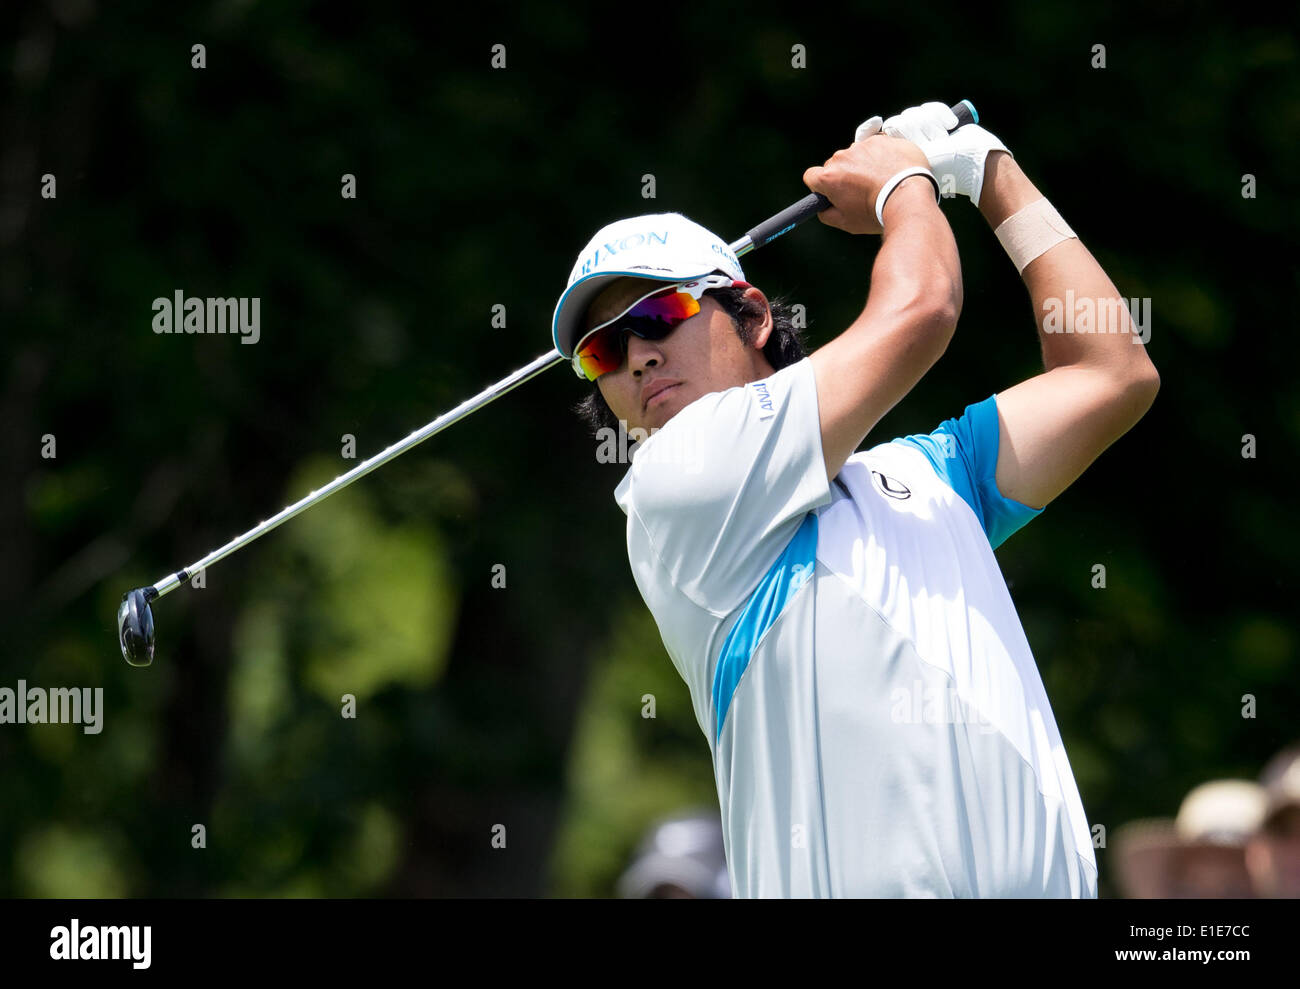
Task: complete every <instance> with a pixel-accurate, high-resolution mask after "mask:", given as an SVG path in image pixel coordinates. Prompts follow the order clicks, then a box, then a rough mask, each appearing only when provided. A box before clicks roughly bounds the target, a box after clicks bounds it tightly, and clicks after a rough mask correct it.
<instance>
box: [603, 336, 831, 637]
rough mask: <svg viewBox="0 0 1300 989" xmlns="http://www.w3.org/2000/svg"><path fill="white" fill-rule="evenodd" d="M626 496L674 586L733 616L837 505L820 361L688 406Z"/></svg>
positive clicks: (629, 481)
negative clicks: (796, 541)
mask: <svg viewBox="0 0 1300 989" xmlns="http://www.w3.org/2000/svg"><path fill="white" fill-rule="evenodd" d="M616 498H617V500H618V502H619V505H620V507H621V508H622V509H623V511H624V512H625V513H627V515H628V519H629V525H639V526H641V527H642V528H643V530H644V535H645V537H646V538H647V539H648V542H649V545H650V549H651V551H652V552H653V554H654V556H655V557H656V558H657V560H658V562H659V564H660V565H661V566H662V567H663V569H664V570H666V571H667V573H668V576H669V578H670V579H671V581H672V583H673V586H674V587H676V588H677V589H678V590H679V591H680V592H681V593H683V594H685V595H686V596H687V597H688V598H689V599H690V600H692V601H693V602H694V603H695V604H697V605H698V606H699V607H701V608H704V609H706V610H708V611H710V612H712V613H713V614H715V615H718V616H724V615H727V614H729V613H730V612H731V611H733V610H734V609H735V608H736V607H738V606H739V605H740V604H741V603H742V602H743V601H744V600H745V598H746V597H747V595H748V594H749V593H750V592H751V591H752V590H753V588H754V587H755V586H756V585H757V584H758V582H759V581H760V580H761V578H762V577H763V574H764V573H765V572H766V570H767V569H768V568H769V567H770V566H771V565H772V564H773V562H774V561H775V560H776V559H777V558H778V557H779V556H780V555H781V552H782V551H783V550H784V549H785V547H786V545H787V544H788V543H789V542H790V540H791V539H792V538H794V535H795V533H796V532H797V531H798V529H799V526H800V524H801V522H802V521H803V519H804V518H805V517H806V516H807V514H808V513H809V512H810V511H812V510H813V509H815V508H818V507H820V506H822V505H826V504H829V503H830V501H831V492H830V484H829V482H828V481H827V479H826V462H825V458H824V456H823V454H822V440H821V421H820V418H819V416H818V411H817V386H816V382H815V380H814V377H813V370H812V363H811V362H810V361H808V360H807V359H806V358H805V359H804V360H802V361H800V362H798V363H797V364H793V365H791V366H789V367H786V368H782V369H781V370H780V371H777V372H776V373H774V374H773V375H771V376H770V377H768V378H765V379H763V380H761V381H752V382H750V383H749V384H747V385H743V386H741V387H736V388H730V389H728V390H726V391H723V392H715V393H713V394H710V395H706V396H704V397H703V398H700V399H698V400H697V401H695V402H692V403H691V404H690V405H688V406H686V408H684V409H682V410H681V411H680V412H679V413H677V415H675V416H674V417H673V418H672V419H670V420H669V421H668V423H667V424H666V425H665V426H664V427H663V428H662V429H660V430H658V431H657V432H655V433H654V434H653V435H651V436H650V437H648V438H647V439H645V440H644V441H642V442H641V443H640V444H639V446H638V448H637V450H636V452H635V454H634V456H633V458H632V466H631V468H630V469H629V471H628V473H627V476H626V477H625V479H624V481H623V483H622V484H620V485H619V489H618V492H617V493H616Z"/></svg>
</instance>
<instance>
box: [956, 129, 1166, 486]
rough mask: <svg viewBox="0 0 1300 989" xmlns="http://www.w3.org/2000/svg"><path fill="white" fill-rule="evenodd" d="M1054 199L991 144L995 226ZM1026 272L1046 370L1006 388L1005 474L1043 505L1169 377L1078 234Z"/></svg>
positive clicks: (989, 208)
mask: <svg viewBox="0 0 1300 989" xmlns="http://www.w3.org/2000/svg"><path fill="white" fill-rule="evenodd" d="M1045 204H1046V200H1045V199H1044V198H1043V194H1042V193H1041V192H1039V191H1038V189H1037V188H1035V187H1034V184H1033V183H1032V182H1030V181H1029V179H1028V178H1026V177H1025V173H1024V172H1023V171H1021V169H1020V166H1019V165H1017V164H1016V162H1015V161H1014V160H1012V158H1011V157H1010V155H1008V154H1006V153H1005V152H1001V151H993V152H990V154H989V156H988V162H987V164H986V166H985V175H984V188H983V192H982V194H981V196H980V203H979V207H980V212H981V213H983V214H984V217H985V219H987V220H988V222H989V225H990V226H992V227H993V229H994V230H997V229H998V228H999V227H1002V226H1003V224H1005V223H1006V222H1007V221H1008V220H1011V221H1012V224H1014V223H1015V222H1016V221H1015V220H1014V219H1013V218H1014V217H1015V216H1016V215H1017V214H1020V213H1021V211H1022V210H1026V209H1030V210H1041V209H1043V208H1044V206H1045ZM1022 215H1023V214H1022ZM1006 232H1007V228H1004V233H1006ZM1021 275H1022V277H1023V278H1024V281H1025V286H1026V287H1027V288H1028V289H1029V295H1030V298H1031V299H1032V300H1033V306H1034V313H1035V322H1036V324H1037V327H1038V337H1039V341H1040V343H1041V346H1042V353H1043V367H1044V371H1043V373H1041V374H1038V375H1035V376H1034V377H1032V378H1029V379H1028V380H1026V381H1022V382H1021V383H1020V384H1018V385H1015V386H1013V387H1011V388H1008V389H1007V390H1006V391H1003V392H999V393H998V395H997V405H998V419H999V427H998V429H999V444H998V466H997V475H996V476H997V483H998V489H999V490H1000V491H1001V492H1002V493H1003V494H1004V495H1005V496H1006V497H1008V498H1014V499H1015V500H1017V501H1019V502H1022V503H1024V504H1026V505H1028V506H1030V507H1031V508H1041V507H1043V506H1045V505H1046V504H1047V503H1048V502H1049V501H1051V500H1052V499H1053V498H1055V497H1056V496H1057V495H1059V494H1060V493H1061V492H1062V491H1064V490H1065V489H1066V488H1067V487H1069V486H1070V484H1072V483H1073V482H1074V481H1075V479H1076V478H1078V476H1079V475H1080V474H1082V473H1083V472H1084V470H1085V469H1087V467H1088V465H1089V464H1091V463H1092V462H1093V461H1094V460H1096V459H1097V457H1098V456H1100V454H1101V452H1102V451H1103V450H1105V449H1106V447H1108V446H1110V445H1111V444H1112V443H1114V442H1115V441H1116V440H1117V439H1119V438H1120V437H1121V436H1123V435H1124V434H1125V433H1126V432H1128V431H1129V430H1130V429H1131V428H1133V426H1134V425H1135V424H1136V423H1137V421H1138V420H1139V419H1141V418H1142V416H1144V415H1145V414H1146V412H1147V410H1148V409H1149V408H1151V403H1152V402H1154V401H1155V397H1156V392H1157V390H1159V388H1160V375H1159V374H1158V373H1156V368H1155V365H1154V364H1152V363H1151V358H1150V357H1148V356H1147V349H1146V346H1145V344H1144V343H1143V339H1144V337H1145V335H1146V332H1145V331H1144V332H1142V333H1139V332H1138V328H1137V327H1135V326H1134V325H1133V321H1132V319H1131V317H1130V315H1129V312H1128V310H1127V308H1126V307H1125V305H1124V302H1125V300H1124V299H1123V298H1121V297H1120V294H1119V290H1118V289H1116V287H1115V285H1114V283H1113V282H1112V281H1111V280H1110V278H1109V277H1108V276H1107V275H1106V272H1105V271H1103V270H1102V268H1101V265H1100V264H1098V263H1097V260H1096V259H1095V258H1094V257H1093V256H1092V254H1091V253H1090V252H1089V251H1088V249H1087V248H1086V247H1084V246H1083V243H1082V242H1081V241H1080V240H1079V239H1078V238H1077V237H1070V238H1067V239H1065V240H1062V241H1061V242H1060V243H1057V244H1055V245H1054V246H1052V247H1051V248H1049V249H1048V250H1047V251H1046V252H1044V253H1043V254H1041V255H1039V256H1038V257H1036V258H1035V259H1034V260H1032V261H1030V262H1029V263H1028V264H1027V265H1026V266H1025V268H1024V270H1023V271H1022V272H1021ZM1147 315H1149V313H1148V314H1147ZM1139 318H1141V314H1139ZM1085 319H1087V320H1089V321H1090V324H1091V325H1084V320H1085ZM1146 329H1147V330H1149V327H1147V328H1146ZM1080 331H1082V332H1080Z"/></svg>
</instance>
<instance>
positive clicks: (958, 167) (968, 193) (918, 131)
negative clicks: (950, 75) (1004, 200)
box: [854, 103, 1014, 206]
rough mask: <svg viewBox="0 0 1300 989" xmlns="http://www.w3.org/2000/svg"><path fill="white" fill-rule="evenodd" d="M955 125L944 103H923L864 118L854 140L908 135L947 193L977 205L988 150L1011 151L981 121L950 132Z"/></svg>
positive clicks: (953, 117) (954, 118) (955, 118)
mask: <svg viewBox="0 0 1300 989" xmlns="http://www.w3.org/2000/svg"><path fill="white" fill-rule="evenodd" d="M956 126H957V116H956V114H954V113H953V112H952V111H951V110H949V109H948V108H947V107H946V106H944V105H943V104H942V103H922V104H921V105H920V106H914V107H909V108H908V109H906V110H904V111H903V112H902V113H900V114H897V115H895V116H893V117H890V118H889V119H888V120H881V118H880V117H878V116H877V117H872V118H871V119H870V120H864V121H863V122H862V123H861V124H860V125H859V126H858V130H857V133H856V135H855V136H854V140H855V141H861V140H863V139H864V138H868V137H871V136H872V135H873V134H881V133H883V134H886V135H888V136H889V137H902V138H906V139H907V140H909V141H911V142H912V143H913V144H915V145H916V146H917V147H919V148H920V149H921V150H922V151H923V152H924V153H925V157H926V159H927V160H928V161H929V162H930V170H931V171H932V172H934V175H935V178H937V179H938V180H939V189H940V191H941V192H942V194H943V195H944V196H953V195H961V196H965V197H966V198H967V199H969V200H970V201H971V202H973V203H974V204H975V205H976V206H978V205H979V201H980V192H981V190H982V189H983V188H984V162H985V159H987V158H988V155H989V152H990V151H1006V152H1007V154H1011V152H1010V151H1007V146H1006V145H1005V144H1003V143H1002V142H1001V141H999V140H998V139H997V138H996V137H995V136H994V135H992V134H990V133H989V132H988V131H986V130H985V129H984V128H983V127H981V126H980V125H979V124H965V125H964V126H962V127H960V128H958V129H957V130H955V131H953V132H952V133H951V134H950V133H948V128H949V127H956ZM1013 157H1014V156H1013Z"/></svg>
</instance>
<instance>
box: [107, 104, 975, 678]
mask: <svg viewBox="0 0 1300 989" xmlns="http://www.w3.org/2000/svg"><path fill="white" fill-rule="evenodd" d="M950 109H951V110H952V112H953V113H954V114H955V115H956V116H957V127H961V126H963V125H964V124H969V123H978V122H979V115H978V114H977V113H976V112H975V107H974V105H973V104H972V103H971V102H970V101H969V100H962V101H961V102H960V103H957V104H955V105H954V106H952V107H951V108H950ZM953 129H954V130H955V129H956V128H953ZM828 206H830V200H829V199H827V198H826V197H825V196H823V195H821V194H820V193H815V192H814V193H810V194H809V195H807V196H805V197H804V198H803V199H800V200H799V201H798V202H796V203H793V204H792V205H790V206H787V207H786V208H785V209H783V210H781V212H779V213H776V214H774V215H773V216H770V217H768V218H767V219H766V220H764V221H763V222H762V223H760V224H759V225H758V226H756V227H754V228H752V229H751V230H749V231H748V232H747V233H746V234H745V235H744V236H743V237H741V238H740V239H739V240H737V241H735V242H734V243H732V244H730V245H728V246H729V247H730V248H731V251H732V253H734V254H735V255H736V256H737V257H742V256H743V255H745V254H748V253H749V252H750V251H753V250H757V249H758V248H760V247H763V246H765V245H766V244H769V243H771V242H772V241H773V240H775V239H776V238H777V237H780V236H781V235H782V234H784V233H787V232H788V231H790V230H793V229H794V228H795V227H797V226H798V225H799V224H800V223H803V222H804V221H805V220H807V219H809V218H810V217H812V216H815V215H816V214H818V213H820V212H821V211H822V210H824V209H826V208H827V207H828ZM567 360H568V358H566V357H565V356H564V355H563V354H561V353H560V352H559V351H558V350H555V349H554V348H553V349H552V350H551V351H550V352H549V353H546V354H543V355H542V356H541V357H538V358H537V359H536V360H535V361H533V362H532V363H531V364H528V365H527V366H525V367H522V368H520V369H519V370H518V371H515V372H514V373H513V374H511V375H510V376H509V377H506V378H503V379H501V380H500V381H498V382H497V383H496V384H494V385H490V386H489V387H487V388H485V389H484V390H483V391H481V392H479V393H478V394H477V395H475V396H474V397H473V398H470V399H467V400H466V401H464V402H462V403H461V404H460V405H458V406H456V407H455V408H454V409H452V410H451V411H450V412H446V413H444V414H443V415H440V416H439V417H438V418H437V419H434V420H433V421H432V422H430V423H428V424H427V425H425V426H422V427H420V428H419V429H417V430H416V431H415V432H413V433H411V434H410V435H409V436H407V437H406V438H405V439H403V440H400V441H398V442H397V443H394V444H392V445H391V446H389V447H388V448H386V449H385V450H383V451H381V452H380V453H377V454H375V456H373V457H371V458H370V459H369V460H366V461H363V462H362V463H360V464H358V465H357V466H356V467H354V468H352V470H350V471H348V472H347V473H346V474H340V475H339V476H338V477H336V478H335V479H334V480H332V481H330V483H329V484H327V485H325V486H324V487H323V488H319V489H317V490H316V491H313V492H311V493H310V494H308V495H307V496H306V497H304V498H301V499H300V500H298V501H295V502H294V503H293V504H292V505H289V506H288V507H287V508H284V509H281V510H280V511H279V512H277V513H276V514H275V515H272V516H271V517H270V518H269V519H266V520H265V521H264V522H259V523H258V524H257V525H256V526H254V527H253V528H252V529H250V530H248V532H245V533H244V534H243V535H240V536H236V537H235V538H234V539H232V540H230V542H228V543H226V544H225V545H224V546H222V547H220V548H218V549H214V550H213V551H212V552H211V553H209V554H208V555H207V556H205V557H203V558H202V559H199V560H196V561H195V562H194V563H191V564H190V565H189V566H187V567H185V568H184V569H183V570H178V571H177V572H176V573H173V574H169V575H168V576H166V577H164V578H163V579H162V580H160V581H158V582H157V583H155V584H153V585H152V586H149V587H137V588H136V589H135V590H132V591H127V592H126V593H125V594H123V595H122V603H121V605H119V606H118V609H117V637H118V642H119V644H120V645H121V647H122V656H123V658H124V659H125V660H126V661H127V662H128V663H130V664H131V665H132V666H148V665H149V664H150V663H152V662H153V657H154V620H153V610H152V608H151V607H150V606H151V604H152V602H153V601H155V600H156V599H157V598H160V597H162V596H163V595H165V594H170V593H171V592H172V591H174V590H175V589H176V588H178V587H180V586H181V585H182V584H184V583H185V582H186V581H188V580H190V578H191V577H193V576H194V575H195V574H196V573H198V572H199V571H202V570H205V569H207V568H208V567H210V566H211V565H212V564H214V563H216V562H217V561H219V560H222V559H224V558H225V557H227V556H229V555H230V554H231V553H233V552H235V551H236V550H238V549H242V548H243V547H245V546H247V545H248V544H249V543H251V542H252V541H253V540H255V539H257V538H258V537H259V536H263V535H265V534H266V533H268V532H270V531H271V530H272V529H274V528H276V526H279V525H281V524H282V523H284V522H287V521H289V519H291V518H293V517H294V516H295V515H297V514H299V513H300V512H304V511H306V510H307V509H308V508H310V507H311V506H312V505H315V504H317V503H318V502H321V501H324V500H325V499H326V498H328V497H329V496H330V495H332V494H334V492H336V491H339V490H341V489H342V488H345V487H347V486H348V485H349V484H351V483H352V482H353V481H355V480H357V479H358V478H361V477H365V476H366V475H367V474H369V473H370V472H371V471H372V470H375V469H376V468H378V467H382V466H383V465H384V464H386V463H388V462H389V461H390V460H392V459H393V458H395V457H399V456H401V455H402V454H403V453H405V452H406V451H407V450H409V449H411V448H412V447H414V446H416V445H417V444H419V443H422V442H424V441H425V440H427V439H428V438H429V437H430V436H433V435H435V434H436V433H439V432H441V431H442V430H444V429H446V428H447V427H448V426H450V425H452V424H453V423H456V422H459V421H460V420H461V419H464V418H465V417H466V416H467V415H469V414H470V413H471V412H476V411H478V410H479V409H481V408H483V406H485V405H487V404H489V403H490V402H493V401H495V400H496V399H498V398H500V397H501V396H502V395H504V394H506V393H507V392H509V391H512V390H513V389H515V388H517V387H518V386H519V385H522V384H523V383H524V382H525V381H528V380H530V379H532V378H535V377H536V376H537V375H539V374H541V373H542V372H543V371H545V370H546V369H547V368H550V367H553V366H555V365H556V364H560V363H562V362H564V361H567Z"/></svg>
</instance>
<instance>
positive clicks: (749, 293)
mask: <svg viewBox="0 0 1300 989" xmlns="http://www.w3.org/2000/svg"><path fill="white" fill-rule="evenodd" d="M744 298H746V299H749V300H750V301H751V302H757V303H758V304H759V305H760V306H762V307H763V321H762V322H761V323H759V325H758V327H757V328H756V329H755V330H754V339H753V342H752V343H751V344H750V346H752V347H753V348H754V349H755V350H758V351H761V350H762V349H763V348H764V347H766V346H767V342H768V340H770V339H771V338H772V330H773V328H774V327H773V324H772V307H771V306H770V305H769V304H768V301H767V296H766V295H764V294H763V293H762V292H761V291H760V290H759V289H756V288H755V287H754V286H753V285H751V286H749V288H747V289H745V294H744Z"/></svg>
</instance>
